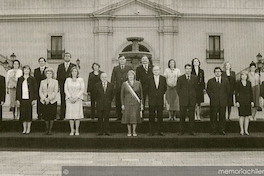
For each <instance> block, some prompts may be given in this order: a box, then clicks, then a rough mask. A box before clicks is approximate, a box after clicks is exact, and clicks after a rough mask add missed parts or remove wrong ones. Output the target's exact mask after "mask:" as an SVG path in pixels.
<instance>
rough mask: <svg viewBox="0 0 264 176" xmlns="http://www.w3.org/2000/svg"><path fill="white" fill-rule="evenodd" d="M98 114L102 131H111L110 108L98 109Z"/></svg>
mask: <svg viewBox="0 0 264 176" xmlns="http://www.w3.org/2000/svg"><path fill="white" fill-rule="evenodd" d="M97 114H98V122H99V130H100V133H109V115H110V110H98V111H97Z"/></svg>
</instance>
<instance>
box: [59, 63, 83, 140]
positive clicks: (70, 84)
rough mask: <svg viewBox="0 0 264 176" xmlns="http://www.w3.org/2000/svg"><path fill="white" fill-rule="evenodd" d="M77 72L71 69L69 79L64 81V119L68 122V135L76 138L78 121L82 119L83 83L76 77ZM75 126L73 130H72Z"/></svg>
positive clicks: (74, 68) (73, 68)
mask: <svg viewBox="0 0 264 176" xmlns="http://www.w3.org/2000/svg"><path fill="white" fill-rule="evenodd" d="M78 75H79V71H78V69H77V68H76V67H72V69H71V77H70V78H67V79H66V82H65V87H64V88H65V95H66V97H65V99H66V116H65V118H66V119H69V121H70V128H71V133H70V135H71V136H72V135H74V134H75V135H76V136H78V135H79V134H80V133H79V126H80V119H82V118H83V106H82V100H83V93H84V81H83V79H82V78H79V77H78ZM74 125H75V129H74Z"/></svg>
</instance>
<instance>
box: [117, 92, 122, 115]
mask: <svg viewBox="0 0 264 176" xmlns="http://www.w3.org/2000/svg"><path fill="white" fill-rule="evenodd" d="M115 103H116V114H117V117H118V118H122V109H121V92H120V91H118V92H116V95H115Z"/></svg>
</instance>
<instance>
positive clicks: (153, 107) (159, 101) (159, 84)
mask: <svg viewBox="0 0 264 176" xmlns="http://www.w3.org/2000/svg"><path fill="white" fill-rule="evenodd" d="M148 85H149V86H148V94H149V95H148V96H149V122H150V123H149V135H150V136H153V135H154V133H155V130H154V125H155V116H156V115H157V120H158V121H157V125H158V130H157V131H158V135H160V136H164V134H163V132H162V124H163V117H162V116H163V105H164V94H165V92H166V90H167V84H166V78H165V77H164V76H161V75H160V68H159V67H158V66H154V67H153V76H151V77H149V78H148ZM156 112H157V113H156Z"/></svg>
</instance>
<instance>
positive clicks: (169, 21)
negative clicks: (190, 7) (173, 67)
mask: <svg viewBox="0 0 264 176" xmlns="http://www.w3.org/2000/svg"><path fill="white" fill-rule="evenodd" d="M159 28H160V29H159V33H160V40H161V41H160V45H161V46H162V45H163V51H161V56H160V63H161V68H162V70H164V69H165V68H167V67H168V61H169V60H170V59H175V60H176V58H175V55H174V50H175V45H176V41H175V38H174V35H175V34H176V33H177V32H178V31H177V28H175V26H174V21H173V18H171V17H162V18H161V19H160V27H159ZM161 46H160V47H161ZM176 62H177V60H176Z"/></svg>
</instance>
